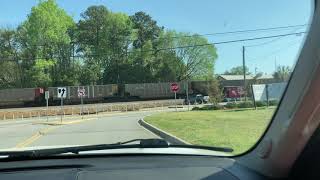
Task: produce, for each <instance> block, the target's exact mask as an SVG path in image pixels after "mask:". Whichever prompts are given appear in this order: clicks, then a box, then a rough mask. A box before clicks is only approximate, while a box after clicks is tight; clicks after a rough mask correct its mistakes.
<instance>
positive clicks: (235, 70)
mask: <svg viewBox="0 0 320 180" xmlns="http://www.w3.org/2000/svg"><path fill="white" fill-rule="evenodd" d="M245 70H246V75H250V74H251V72H250V71H249V68H248V67H247V66H245ZM224 74H226V75H243V66H236V67H233V68H231V69H230V70H229V71H225V72H224Z"/></svg>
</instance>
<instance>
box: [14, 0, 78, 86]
mask: <svg viewBox="0 0 320 180" xmlns="http://www.w3.org/2000/svg"><path fill="white" fill-rule="evenodd" d="M74 26H75V24H74V22H73V19H72V18H71V17H70V16H69V15H67V13H66V12H65V11H64V10H63V9H61V8H59V7H58V5H57V3H56V2H55V1H54V0H47V1H40V3H39V4H38V5H37V6H34V7H32V9H31V13H30V14H29V15H28V18H27V20H26V21H25V22H23V23H22V25H20V26H19V27H18V35H19V41H20V43H21V45H22V54H21V56H22V59H25V60H24V62H22V64H23V68H24V69H26V71H25V72H24V75H25V76H24V77H25V79H24V82H28V84H26V85H25V86H39V85H40V84H37V82H39V81H38V79H37V78H39V77H46V79H48V80H49V79H50V80H49V81H50V82H52V84H48V85H69V84H74V83H76V82H74V81H75V80H76V79H77V78H76V77H75V76H76V74H74V73H70V72H73V70H72V68H73V67H74V66H73V64H72V63H73V61H71V58H70V42H71V39H70V36H69V34H68V30H69V29H71V28H73V27H74ZM37 60H40V61H48V63H43V62H41V63H40V61H37ZM39 63H40V64H41V65H39ZM39 66H40V67H41V68H40V69H39V68H38V67H39ZM43 66H47V67H43ZM34 69H38V71H36V72H38V73H39V74H35V72H33V71H34ZM44 74H45V75H44ZM65 77H68V78H65ZM67 79H68V80H71V79H72V82H67Z"/></svg>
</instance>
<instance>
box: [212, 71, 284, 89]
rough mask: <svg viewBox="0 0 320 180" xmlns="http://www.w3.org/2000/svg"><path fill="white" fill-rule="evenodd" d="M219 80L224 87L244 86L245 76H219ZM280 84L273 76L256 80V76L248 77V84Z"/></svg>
mask: <svg viewBox="0 0 320 180" xmlns="http://www.w3.org/2000/svg"><path fill="white" fill-rule="evenodd" d="M217 79H218V80H219V82H220V85H221V86H222V87H225V86H243V75H223V74H222V75H218V76H217ZM275 82H279V81H278V80H276V79H274V78H273V76H272V75H262V76H260V77H258V78H255V76H254V75H246V84H247V85H251V84H268V83H275Z"/></svg>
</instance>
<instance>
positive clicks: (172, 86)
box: [170, 83, 180, 93]
mask: <svg viewBox="0 0 320 180" xmlns="http://www.w3.org/2000/svg"><path fill="white" fill-rule="evenodd" d="M170 89H171V91H172V92H174V93H176V92H178V91H179V89H180V88H179V85H178V84H177V83H171V86H170Z"/></svg>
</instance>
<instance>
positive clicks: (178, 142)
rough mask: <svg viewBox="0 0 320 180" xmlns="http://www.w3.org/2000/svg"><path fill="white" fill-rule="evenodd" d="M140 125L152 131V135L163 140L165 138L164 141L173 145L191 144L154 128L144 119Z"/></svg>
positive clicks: (140, 121)
mask: <svg viewBox="0 0 320 180" xmlns="http://www.w3.org/2000/svg"><path fill="white" fill-rule="evenodd" d="M138 123H139V124H140V125H141V126H142V127H144V128H146V129H147V130H149V131H151V132H152V133H154V134H156V135H158V136H160V137H161V138H163V139H164V140H166V141H168V142H170V143H171V144H176V145H182V144H190V143H188V142H186V141H184V140H182V139H180V138H178V137H176V136H174V135H172V134H170V133H168V132H166V131H163V130H161V129H159V128H157V127H155V126H153V125H151V124H149V123H147V122H145V121H144V120H143V119H140V120H139V121H138Z"/></svg>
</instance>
